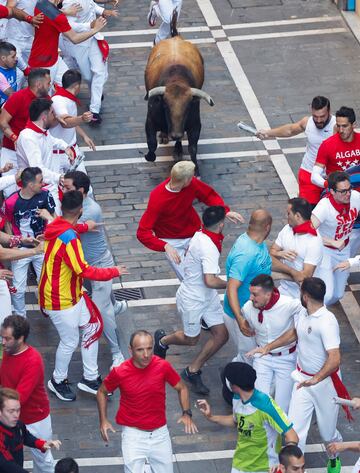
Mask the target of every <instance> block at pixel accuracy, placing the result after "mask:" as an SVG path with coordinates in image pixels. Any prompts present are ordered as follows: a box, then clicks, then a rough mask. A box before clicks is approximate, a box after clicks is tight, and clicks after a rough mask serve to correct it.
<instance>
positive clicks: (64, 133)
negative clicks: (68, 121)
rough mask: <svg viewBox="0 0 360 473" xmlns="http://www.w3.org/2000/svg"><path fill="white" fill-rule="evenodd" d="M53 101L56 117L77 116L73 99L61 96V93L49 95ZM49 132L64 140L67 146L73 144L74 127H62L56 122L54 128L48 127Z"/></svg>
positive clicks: (74, 141)
mask: <svg viewBox="0 0 360 473" xmlns="http://www.w3.org/2000/svg"><path fill="white" fill-rule="evenodd" d="M51 100H52V102H53V108H54V111H55V115H56V116H57V117H59V116H61V115H70V116H72V117H77V105H76V102H74V101H73V100H71V99H69V98H67V97H62V96H61V95H54V96H53V97H51ZM50 133H51V135H52V136H54V137H55V138H59V139H62V140H64V141H66V143H67V144H68V145H69V146H73V145H74V144H75V143H76V128H75V127H72V128H63V127H62V126H61V125H60V123H58V124H57V125H56V126H54V128H51V129H50Z"/></svg>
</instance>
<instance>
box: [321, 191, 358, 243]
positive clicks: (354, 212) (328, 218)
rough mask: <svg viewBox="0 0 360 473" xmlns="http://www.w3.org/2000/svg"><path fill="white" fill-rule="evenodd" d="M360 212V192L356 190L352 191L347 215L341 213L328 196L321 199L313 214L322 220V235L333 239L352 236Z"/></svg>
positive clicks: (344, 238) (343, 238)
mask: <svg viewBox="0 0 360 473" xmlns="http://www.w3.org/2000/svg"><path fill="white" fill-rule="evenodd" d="M359 212H360V193H359V192H357V191H354V190H353V191H352V192H351V197H350V210H349V212H348V213H347V214H345V215H340V214H339V212H338V211H337V210H336V209H335V208H334V207H333V205H332V204H331V202H330V199H327V198H326V197H325V198H323V199H321V200H320V202H319V203H318V204H317V206H316V207H315V208H314V210H313V214H314V215H315V217H316V218H317V219H318V220H319V221H320V226H319V227H318V231H319V233H320V235H321V236H322V237H327V238H331V239H332V240H346V239H347V238H348V237H349V236H350V233H351V230H352V228H353V226H354V223H355V220H356V219H357V217H358V215H359Z"/></svg>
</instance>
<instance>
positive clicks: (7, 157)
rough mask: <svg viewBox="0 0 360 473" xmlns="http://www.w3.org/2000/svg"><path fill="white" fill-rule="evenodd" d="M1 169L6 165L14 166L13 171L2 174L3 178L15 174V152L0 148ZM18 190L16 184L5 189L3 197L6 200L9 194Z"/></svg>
mask: <svg viewBox="0 0 360 473" xmlns="http://www.w3.org/2000/svg"><path fill="white" fill-rule="evenodd" d="M0 161H1V167H2V168H3V167H4V166H5V164H6V163H12V164H13V165H14V167H13V169H10V171H8V172H3V174H2V175H3V176H11V175H13V174H16V171H17V168H18V164H17V157H16V151H14V150H12V149H9V148H1V155H0ZM17 189H18V187H17V185H16V184H13V185H11V186H9V187H7V188H6V189H4V191H3V192H4V197H5V199H7V198H8V197H9V196H10V195H11V194H13V193H14V192H16V191H17Z"/></svg>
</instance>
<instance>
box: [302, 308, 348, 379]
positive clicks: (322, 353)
mask: <svg viewBox="0 0 360 473" xmlns="http://www.w3.org/2000/svg"><path fill="white" fill-rule="evenodd" d="M295 328H296V332H297V337H298V346H297V352H298V357H297V363H298V365H299V366H300V368H301V369H302V370H303V371H306V372H307V373H309V374H315V373H317V372H318V371H320V370H321V368H322V367H323V366H324V363H325V361H326V360H327V356H328V355H327V351H328V350H332V349H335V348H339V347H340V330H339V324H338V322H337V320H336V317H335V315H334V314H333V313H332V312H330V311H329V310H328V309H327V308H326V307H325V306H323V307H321V308H320V309H319V310H317V311H316V312H315V313H314V314H311V315H309V314H308V313H307V311H306V309H304V310H303V311H301V312H300V314H299V317H298V318H297V319H296V320H295Z"/></svg>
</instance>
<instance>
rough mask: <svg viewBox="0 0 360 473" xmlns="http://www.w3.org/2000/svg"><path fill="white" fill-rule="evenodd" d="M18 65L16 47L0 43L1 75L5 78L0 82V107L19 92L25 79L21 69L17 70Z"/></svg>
mask: <svg viewBox="0 0 360 473" xmlns="http://www.w3.org/2000/svg"><path fill="white" fill-rule="evenodd" d="M16 63H17V57H16V48H15V46H14V45H13V44H11V43H7V42H5V41H3V42H0V75H1V76H3V77H1V79H2V80H1V81H0V85H1V87H0V107H2V106H3V105H4V103H5V102H6V101H7V99H8V98H9V97H10V95H12V94H13V93H14V92H16V91H17V90H18V82H19V80H20V79H21V78H22V77H23V73H22V72H21V71H20V69H17V68H16ZM3 84H6V85H3ZM7 86H8V87H7ZM4 87H6V88H4Z"/></svg>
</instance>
